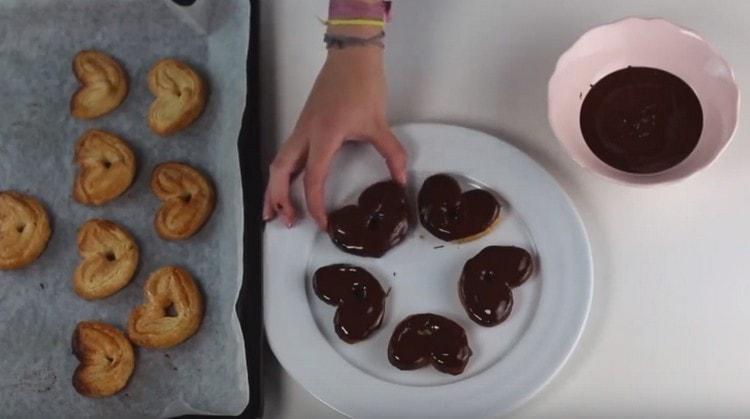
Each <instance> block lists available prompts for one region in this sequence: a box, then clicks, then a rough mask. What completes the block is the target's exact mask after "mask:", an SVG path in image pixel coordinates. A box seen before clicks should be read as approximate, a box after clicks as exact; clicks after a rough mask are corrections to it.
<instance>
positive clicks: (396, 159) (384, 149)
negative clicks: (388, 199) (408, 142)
mask: <svg viewBox="0 0 750 419" xmlns="http://www.w3.org/2000/svg"><path fill="white" fill-rule="evenodd" d="M373 146H375V149H376V150H377V151H378V153H380V155H381V156H383V158H384V159H385V162H386V164H387V165H388V170H390V172H391V177H392V178H393V179H394V180H395V181H396V182H398V183H400V184H402V185H404V184H406V163H407V160H408V158H407V155H406V150H405V149H404V146H403V145H401V142H400V141H399V140H398V138H396V136H395V135H393V131H391V130H386V131H384V132H383V133H382V134H380V135H379V136H378V137H376V138H375V139H374V140H373Z"/></svg>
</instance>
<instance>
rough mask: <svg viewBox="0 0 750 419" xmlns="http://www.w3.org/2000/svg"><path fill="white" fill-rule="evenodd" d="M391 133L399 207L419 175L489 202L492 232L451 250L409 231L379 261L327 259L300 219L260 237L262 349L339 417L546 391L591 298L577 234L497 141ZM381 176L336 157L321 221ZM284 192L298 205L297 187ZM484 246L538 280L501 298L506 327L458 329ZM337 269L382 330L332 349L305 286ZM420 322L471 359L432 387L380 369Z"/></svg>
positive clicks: (378, 165)
mask: <svg viewBox="0 0 750 419" xmlns="http://www.w3.org/2000/svg"><path fill="white" fill-rule="evenodd" d="M395 131H396V135H397V136H398V137H399V138H400V139H401V140H402V141H403V143H404V146H405V147H406V148H407V150H408V151H409V155H410V158H411V170H412V171H411V172H410V179H409V182H410V191H409V193H410V194H411V198H412V199H411V202H412V203H413V202H415V200H414V196H415V195H416V191H417V190H418V188H419V186H421V184H422V182H423V181H424V179H425V178H426V177H427V176H429V175H431V174H435V173H439V172H447V173H452V174H454V175H457V177H458V178H460V179H461V180H462V181H463V182H464V187H466V186H469V185H482V186H486V187H487V188H489V189H491V190H493V191H494V192H496V193H497V194H498V195H499V196H500V198H501V200H502V201H503V203H504V205H503V209H502V213H501V221H500V223H499V224H498V226H497V227H496V228H495V229H494V230H492V232H491V233H490V234H488V235H487V236H485V237H483V238H481V239H479V240H477V241H474V242H471V243H466V244H461V245H455V244H450V243H445V242H442V241H440V240H438V239H436V238H435V237H433V236H431V235H430V234H429V233H428V232H427V231H425V230H424V229H423V228H422V227H421V225H417V226H415V228H414V229H413V231H412V232H411V233H410V234H409V236H408V238H407V239H406V240H405V241H404V242H403V243H401V244H400V245H398V246H397V247H396V248H394V249H392V250H391V251H390V252H389V253H388V254H386V255H385V256H384V257H382V258H380V259H371V258H362V257H356V256H352V255H348V254H346V253H343V252H341V251H339V250H338V249H336V248H335V247H334V246H333V244H332V243H331V242H330V240H329V239H328V236H327V235H325V234H323V233H320V232H318V230H317V229H316V227H315V225H314V223H313V222H312V220H310V219H309V218H308V219H305V220H303V221H301V222H300V223H299V224H298V225H297V226H296V227H295V228H293V229H286V228H285V227H283V226H282V225H281V223H271V224H269V225H267V226H266V231H265V252H264V255H265V256H264V270H265V281H264V287H263V288H264V290H265V291H264V306H265V322H266V323H265V324H266V334H267V336H268V341H269V343H270V345H271V348H272V349H273V351H274V353H275V354H276V357H277V358H278V359H279V361H280V362H281V364H282V365H284V367H285V368H286V369H287V371H288V372H289V373H290V374H291V375H292V376H293V377H294V378H295V379H296V380H297V381H299V382H300V383H301V384H302V385H303V386H304V387H305V388H306V389H307V390H308V391H310V393H312V394H313V395H315V396H316V397H317V398H319V399H320V400H321V401H323V402H324V403H326V404H328V405H329V406H331V407H332V408H334V409H336V410H338V411H339V412H341V413H343V414H346V415H348V416H351V417H355V418H376V417H401V418H412V417H413V418H416V417H431V418H437V417H446V418H454V417H472V418H474V417H487V416H496V415H500V414H503V413H507V412H509V411H510V410H511V409H514V408H516V407H517V406H518V405H520V404H521V403H523V402H524V401H526V400H528V399H530V398H531V397H532V396H533V395H534V394H535V393H537V392H538V391H539V390H540V389H541V388H542V387H543V386H544V385H545V384H547V383H548V382H549V381H550V379H552V377H553V376H554V375H555V374H556V373H557V371H558V370H559V369H560V368H561V367H562V365H563V364H564V363H565V361H566V360H567V359H568V356H569V355H570V353H571V352H572V350H573V348H574V347H575V345H576V343H577V342H578V339H579V338H580V336H581V333H582V331H583V328H584V325H585V322H586V317H587V315H588V312H589V307H590V303H591V295H592V288H593V271H592V270H593V268H592V262H591V252H590V249H589V243H588V238H587V237H586V232H585V231H584V227H583V224H582V223H581V220H580V218H579V216H578V214H577V213H576V210H575V209H574V208H573V205H572V204H571V202H570V200H569V199H568V197H567V196H566V195H565V193H564V192H563V190H562V189H561V188H560V186H559V185H558V184H557V183H556V182H555V181H554V179H553V178H552V177H551V176H550V175H549V174H547V173H546V172H545V171H544V169H542V168H541V167H540V166H539V165H538V164H536V163H535V162H534V161H533V160H531V159H530V158H529V157H528V156H526V155H525V154H523V153H522V152H521V151H519V150H518V149H516V148H514V147H512V146H510V145H509V144H507V143H505V142H503V141H501V140H499V139H497V138H494V137H491V136H489V135H487V134H483V133H481V132H477V131H473V130H469V129H466V128H460V127H454V126H447V125H438V124H409V125H403V126H400V127H398V128H396V130H395ZM386 177H387V171H386V169H385V167H384V164H383V162H382V160H381V159H380V158H379V157H378V156H377V155H376V153H375V152H373V151H372V150H371V149H370V148H369V147H366V146H353V147H346V148H345V150H344V151H343V152H342V153H340V155H339V156H338V158H337V160H336V162H335V164H334V167H333V169H332V170H331V176H330V179H329V181H328V191H329V192H328V198H329V199H328V205H329V208H334V207H339V206H341V205H343V204H345V203H350V202H353V201H354V200H356V198H357V196H358V195H359V193H360V192H361V191H362V190H363V189H364V188H366V187H367V186H368V185H370V184H372V183H374V182H376V181H378V180H381V179H384V178H386ZM294 193H295V196H296V197H298V198H300V199H298V201H301V190H300V185H299V182H298V184H297V185H296V186H295V191H294ZM493 244H514V245H518V246H522V247H525V248H526V249H528V250H529V251H531V252H532V253H534V254H535V255H536V257H537V261H538V264H537V266H538V269H537V271H536V272H535V273H534V275H533V276H532V277H531V279H529V281H528V282H526V283H525V284H524V285H522V286H521V287H519V288H516V289H515V290H514V291H513V296H514V300H515V303H514V307H513V312H512V313H511V316H510V317H509V318H508V320H506V321H505V322H504V323H502V324H501V325H499V326H496V327H492V328H485V327H482V326H479V325H477V324H475V323H473V322H472V321H471V320H469V318H468V316H467V315H466V313H465V311H464V309H463V307H462V306H461V302H460V301H459V298H458V277H459V274H460V272H461V269H462V267H463V264H464V263H465V262H466V260H467V259H468V258H470V257H471V256H473V255H474V254H476V253H477V252H479V250H481V249H482V248H484V247H485V246H488V245H493ZM439 246H444V247H439ZM436 247H437V248H436ZM339 262H348V263H353V264H357V265H359V266H362V267H364V268H366V269H367V270H369V271H370V272H371V273H372V274H373V275H374V276H375V277H376V278H378V280H380V282H381V284H382V285H383V286H384V288H388V287H390V288H391V293H390V296H389V297H388V299H387V301H386V314H385V317H384V320H383V325H382V327H381V329H380V330H379V331H378V332H376V333H375V334H374V335H373V336H371V337H370V338H369V339H368V340H365V341H363V342H360V343H357V344H354V345H349V344H346V343H344V342H343V341H341V340H340V339H339V338H338V337H337V336H336V334H335V332H334V330H333V315H334V312H335V307H332V306H328V305H326V304H324V303H323V302H322V301H320V300H318V299H317V297H316V296H315V294H314V293H313V292H312V287H311V281H310V278H311V275H312V273H313V272H314V271H315V270H316V269H317V268H319V267H321V266H324V265H326V264H329V263H339ZM420 312H433V313H436V314H441V315H444V316H447V317H449V318H451V319H453V320H454V321H456V322H458V323H459V324H461V325H462V326H463V327H464V328H465V329H466V332H467V334H468V337H469V345H470V346H471V348H472V350H473V351H474V355H473V356H472V358H471V359H470V361H469V364H468V366H467V368H466V371H465V372H464V373H463V374H461V375H458V376H451V375H447V374H442V373H439V372H437V371H436V370H435V369H434V368H432V367H429V368H423V369H420V370H416V371H400V370H398V369H396V368H395V367H393V366H391V365H390V363H389V362H388V359H387V345H388V340H389V339H390V336H391V333H392V332H393V329H394V328H395V326H396V324H397V323H398V322H399V321H401V320H402V319H403V318H404V317H406V316H407V315H409V314H413V313H420Z"/></svg>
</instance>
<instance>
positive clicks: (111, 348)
mask: <svg viewBox="0 0 750 419" xmlns="http://www.w3.org/2000/svg"><path fill="white" fill-rule="evenodd" d="M72 346H73V355H75V357H76V358H78V361H79V362H80V364H79V365H78V367H76V370H75V372H74V373H73V387H74V388H75V389H76V391H77V392H79V393H80V394H82V395H84V396H87V397H106V396H111V395H113V394H115V393H117V392H118V391H120V390H122V389H123V388H125V386H126V385H127V384H128V379H130V376H131V374H133V368H135V353H134V352H133V346H132V345H131V344H130V341H128V339H127V338H126V337H125V335H123V334H122V332H121V331H120V330H118V329H117V328H116V327H114V326H112V325H110V324H107V323H102V322H93V321H84V322H80V323H78V325H77V326H76V329H75V331H74V332H73V345H72Z"/></svg>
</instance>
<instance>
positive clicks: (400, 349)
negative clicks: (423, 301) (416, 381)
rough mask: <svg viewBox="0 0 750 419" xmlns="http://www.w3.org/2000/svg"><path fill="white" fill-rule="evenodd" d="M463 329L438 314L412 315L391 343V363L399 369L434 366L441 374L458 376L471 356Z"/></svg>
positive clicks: (395, 333) (400, 326)
mask: <svg viewBox="0 0 750 419" xmlns="http://www.w3.org/2000/svg"><path fill="white" fill-rule="evenodd" d="M471 353H472V352H471V348H470V347H469V343H468V340H467V339H466V332H465V331H464V329H463V328H462V327H461V326H460V325H459V324H458V323H456V322H454V321H453V320H450V319H448V318H445V317H443V316H438V315H437V314H427V313H424V314H413V315H411V316H409V317H407V318H405V319H404V320H403V321H401V323H399V324H398V326H396V329H395V330H394V331H393V336H391V341H390V343H389V344H388V360H389V361H390V362H391V364H393V366H395V367H396V368H398V369H400V370H414V369H417V368H421V367H424V366H425V365H428V364H432V365H433V366H434V367H435V368H436V369H437V370H438V371H441V372H444V373H448V374H452V375H458V374H461V373H462V372H463V371H464V368H466V364H467V363H468V362H469V358H470V357H471Z"/></svg>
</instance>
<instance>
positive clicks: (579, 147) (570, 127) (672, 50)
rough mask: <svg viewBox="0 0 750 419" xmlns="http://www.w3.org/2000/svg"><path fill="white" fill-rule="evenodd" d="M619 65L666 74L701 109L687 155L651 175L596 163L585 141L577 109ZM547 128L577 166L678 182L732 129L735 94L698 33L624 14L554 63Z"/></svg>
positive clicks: (631, 178) (641, 180)
mask: <svg viewBox="0 0 750 419" xmlns="http://www.w3.org/2000/svg"><path fill="white" fill-rule="evenodd" d="M627 66H634V67H653V68H658V69H662V70H665V71H668V72H670V73H672V74H674V75H676V76H677V77H679V78H681V79H682V80H684V81H685V82H686V83H688V84H689V85H690V87H692V88H693V90H694V91H695V94H696V95H697V96H698V100H699V101H700V104H701V107H702V108H703V132H702V134H701V137H700V139H699V140H698V145H697V146H696V147H695V149H694V150H693V152H692V153H691V154H690V155H689V156H688V157H687V158H686V159H685V160H683V161H682V162H680V163H679V164H677V165H676V166H674V167H671V168H669V169H667V170H665V171H662V172H658V173H649V174H640V173H628V172H624V171H622V170H618V169H615V168H614V167H611V166H609V165H607V164H606V163H604V162H603V161H601V160H600V159H599V158H598V157H596V155H594V153H593V152H592V151H591V150H590V149H589V147H588V146H587V145H586V142H585V140H584V138H583V134H582V133H581V127H580V120H579V114H580V110H581V105H582V104H583V99H584V98H585V97H586V94H587V93H588V91H589V89H590V88H591V85H593V84H594V83H596V82H597V81H599V80H600V79H602V78H603V77H605V76H607V75H608V74H610V73H612V72H614V71H616V70H620V69H623V68H625V67H627ZM547 105H548V114H549V122H550V125H551V126H552V130H553V131H554V132H555V135H556V136H557V139H558V140H559V141H560V142H561V143H562V145H563V146H564V147H565V149H566V150H567V152H568V154H570V156H571V157H572V158H573V160H575V161H576V162H577V163H578V164H580V165H581V166H583V167H585V168H587V169H590V170H592V171H594V172H596V173H598V174H600V175H603V176H606V177H608V178H610V179H614V180H617V181H621V182H625V183H629V184H639V185H648V184H656V183H663V182H671V181H675V180H678V179H683V178H685V177H687V176H690V175H692V174H693V173H695V172H697V171H698V170H701V169H703V168H705V167H707V166H708V165H709V164H710V163H711V162H713V161H714V160H715V159H716V158H717V157H718V156H719V154H721V152H722V151H723V150H724V148H726V146H727V144H729V141H730V140H731V138H732V136H733V135H734V132H735V130H736V128H737V120H738V115H739V108H740V94H739V89H738V87H737V83H736V82H735V79H734V73H733V72H732V69H731V68H730V67H729V64H727V62H726V61H725V60H724V59H723V58H722V57H721V56H719V54H718V53H717V52H716V50H714V49H713V48H712V47H711V45H709V44H708V43H707V42H706V41H705V40H704V39H703V38H701V37H700V36H698V35H696V34H695V33H693V32H690V31H688V30H685V29H683V28H680V27H678V26H676V25H674V24H672V23H670V22H667V21H666V20H662V19H638V18H630V19H624V20H621V21H618V22H615V23H611V24H608V25H603V26H599V27H596V28H594V29H591V30H590V31H588V32H586V33H585V34H583V36H581V37H580V38H579V39H578V41H576V43H575V44H573V46H572V47H570V49H568V50H567V51H566V52H565V53H564V54H563V55H562V56H561V57H560V59H559V60H558V61H557V66H556V67H555V72H554V73H553V74H552V77H551V78H550V80H549V86H548V104H547Z"/></svg>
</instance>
